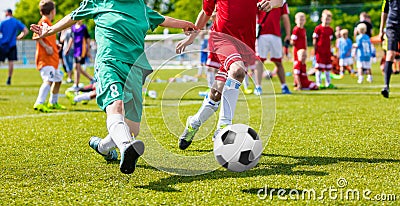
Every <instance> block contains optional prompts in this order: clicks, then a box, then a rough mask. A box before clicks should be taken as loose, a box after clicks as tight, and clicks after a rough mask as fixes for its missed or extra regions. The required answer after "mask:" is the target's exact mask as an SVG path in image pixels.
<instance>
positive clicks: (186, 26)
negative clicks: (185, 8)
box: [160, 16, 198, 35]
mask: <svg viewBox="0 0 400 206" xmlns="http://www.w3.org/2000/svg"><path fill="white" fill-rule="evenodd" d="M164 18H165V20H164V22H163V23H162V24H160V26H163V27H169V28H179V29H183V32H185V34H186V35H189V34H190V33H191V32H192V31H196V30H198V28H197V27H196V26H195V25H194V24H193V23H192V22H189V21H185V20H180V19H175V18H172V17H169V16H164Z"/></svg>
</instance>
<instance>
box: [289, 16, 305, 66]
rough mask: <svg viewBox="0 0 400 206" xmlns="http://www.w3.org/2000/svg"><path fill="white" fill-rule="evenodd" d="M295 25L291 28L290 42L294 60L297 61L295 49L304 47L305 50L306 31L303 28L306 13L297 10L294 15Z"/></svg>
mask: <svg viewBox="0 0 400 206" xmlns="http://www.w3.org/2000/svg"><path fill="white" fill-rule="evenodd" d="M295 22H296V26H295V27H294V28H293V31H292V36H291V37H290V39H291V42H290V43H291V44H292V45H293V56H294V61H297V60H298V59H297V56H298V55H297V51H299V50H300V49H304V50H305V51H307V33H306V29H305V28H304V24H305V23H306V15H305V14H304V13H303V12H298V13H296V15H295Z"/></svg>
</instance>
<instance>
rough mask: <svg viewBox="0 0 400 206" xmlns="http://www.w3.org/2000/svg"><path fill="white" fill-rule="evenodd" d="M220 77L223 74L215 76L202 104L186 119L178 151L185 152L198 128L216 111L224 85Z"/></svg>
mask: <svg viewBox="0 0 400 206" xmlns="http://www.w3.org/2000/svg"><path fill="white" fill-rule="evenodd" d="M222 75H225V74H217V76H216V79H215V81H214V84H213V86H212V87H211V90H210V92H209V93H208V95H207V96H206V97H205V98H204V100H203V103H202V105H201V107H200V109H199V110H198V111H197V113H196V114H195V115H193V116H189V117H188V118H187V120H186V125H185V130H184V131H183V133H182V134H181V136H180V137H179V142H178V143H179V148H180V149H182V150H185V149H186V148H188V147H189V146H190V144H191V143H192V141H193V138H194V136H195V134H196V133H197V131H198V130H199V128H200V126H201V125H202V124H203V123H204V122H206V121H207V120H208V119H209V118H210V117H211V116H212V115H213V114H214V113H215V112H216V111H217V110H218V107H219V104H220V100H221V95H222V90H223V88H224V84H225V81H221V79H220V78H221V76H222ZM225 78H226V77H225Z"/></svg>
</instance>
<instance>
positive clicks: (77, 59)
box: [75, 57, 86, 64]
mask: <svg viewBox="0 0 400 206" xmlns="http://www.w3.org/2000/svg"><path fill="white" fill-rule="evenodd" d="M85 59H86V58H85V57H75V63H77V64H85Z"/></svg>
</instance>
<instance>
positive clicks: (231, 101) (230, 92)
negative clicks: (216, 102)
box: [217, 77, 241, 128]
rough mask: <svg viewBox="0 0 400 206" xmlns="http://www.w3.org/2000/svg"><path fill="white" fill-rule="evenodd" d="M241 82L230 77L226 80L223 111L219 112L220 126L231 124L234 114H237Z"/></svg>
mask: <svg viewBox="0 0 400 206" xmlns="http://www.w3.org/2000/svg"><path fill="white" fill-rule="evenodd" d="M240 85H241V83H240V82H239V81H238V80H236V79H233V78H231V77H228V79H227V80H226V83H225V86H224V90H223V91H222V97H221V100H222V103H221V111H220V112H219V120H218V127H217V128H221V126H226V125H231V124H232V119H233V115H234V114H235V109H236V103H237V100H238V97H239V87H240Z"/></svg>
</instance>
